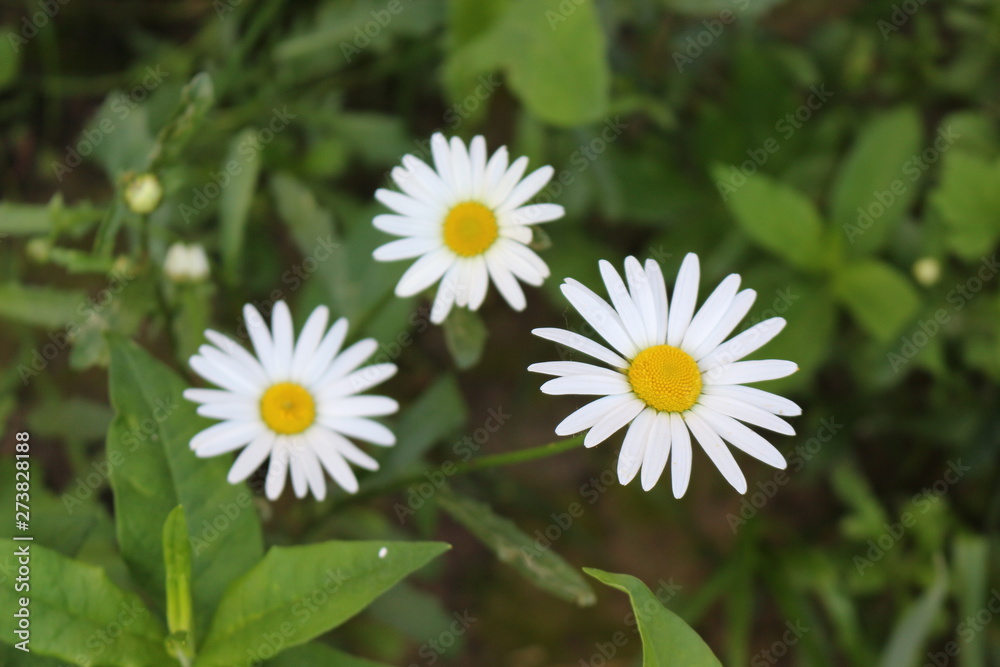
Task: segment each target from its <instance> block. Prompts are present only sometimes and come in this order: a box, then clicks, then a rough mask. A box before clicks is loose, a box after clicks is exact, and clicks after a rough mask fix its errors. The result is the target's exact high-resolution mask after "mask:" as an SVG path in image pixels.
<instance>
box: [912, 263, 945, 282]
mask: <svg viewBox="0 0 1000 667" xmlns="http://www.w3.org/2000/svg"><path fill="white" fill-rule="evenodd" d="M913 277H914V278H916V280H917V282H918V283H920V284H921V285H923V286H924V287H930V286H931V285H933V284H935V283H937V281H938V280H939V279H940V278H941V262H939V261H937V260H936V259H934V258H933V257H924V258H922V259H918V260H917V261H916V262H914V263H913Z"/></svg>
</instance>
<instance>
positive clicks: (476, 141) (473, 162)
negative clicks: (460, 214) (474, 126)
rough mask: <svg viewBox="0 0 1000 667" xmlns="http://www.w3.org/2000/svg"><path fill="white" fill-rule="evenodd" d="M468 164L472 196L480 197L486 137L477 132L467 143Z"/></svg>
mask: <svg viewBox="0 0 1000 667" xmlns="http://www.w3.org/2000/svg"><path fill="white" fill-rule="evenodd" d="M469 166H470V167H471V168H472V177H471V181H472V190H471V192H472V198H473V199H481V198H482V196H483V192H484V187H485V185H486V182H485V177H486V139H484V138H483V135H481V134H477V135H476V136H474V137H472V141H471V142H470V143H469Z"/></svg>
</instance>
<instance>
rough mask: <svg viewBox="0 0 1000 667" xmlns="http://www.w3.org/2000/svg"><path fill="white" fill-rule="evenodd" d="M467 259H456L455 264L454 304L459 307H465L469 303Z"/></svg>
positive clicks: (469, 278)
mask: <svg viewBox="0 0 1000 667" xmlns="http://www.w3.org/2000/svg"><path fill="white" fill-rule="evenodd" d="M469 264H470V262H469V259H468V258H465V257H463V258H462V259H460V260H458V263H457V264H456V265H455V266H456V271H457V274H456V278H455V282H454V285H455V305H456V306H458V307H459V308H465V307H466V306H468V305H469V284H470V280H471V275H470V271H469Z"/></svg>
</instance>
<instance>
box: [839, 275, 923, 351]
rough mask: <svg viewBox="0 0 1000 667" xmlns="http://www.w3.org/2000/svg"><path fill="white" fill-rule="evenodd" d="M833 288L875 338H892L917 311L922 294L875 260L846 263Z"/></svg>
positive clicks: (859, 322) (885, 339)
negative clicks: (919, 294)
mask: <svg viewBox="0 0 1000 667" xmlns="http://www.w3.org/2000/svg"><path fill="white" fill-rule="evenodd" d="M833 291H834V294H835V295H836V296H837V298H839V299H840V301H841V302H842V303H843V304H844V305H845V306H847V309H848V310H850V311H851V314H852V315H853V316H854V318H855V319H856V320H857V321H858V324H860V325H861V326H862V327H863V328H864V329H865V330H867V331H868V333H870V334H871V335H872V336H873V337H874V338H875V339H876V340H878V341H879V342H882V343H885V342H888V341H889V340H891V339H892V338H893V337H894V336H895V335H896V334H898V333H899V331H900V330H901V329H902V328H903V327H904V326H905V325H906V324H908V323H909V322H910V321H911V320H912V319H913V317H914V316H915V315H916V313H917V308H918V307H919V305H920V297H919V296H918V294H917V291H916V290H915V289H914V287H913V285H912V284H910V281H909V280H907V279H906V277H905V276H904V275H903V274H902V273H900V272H899V271H897V270H896V269H895V268H893V267H891V266H889V265H888V264H885V263H883V262H879V261H875V260H862V261H858V262H854V263H852V264H847V265H846V266H844V267H843V268H842V269H841V270H840V272H839V273H838V274H837V275H836V276H835V277H834V282H833Z"/></svg>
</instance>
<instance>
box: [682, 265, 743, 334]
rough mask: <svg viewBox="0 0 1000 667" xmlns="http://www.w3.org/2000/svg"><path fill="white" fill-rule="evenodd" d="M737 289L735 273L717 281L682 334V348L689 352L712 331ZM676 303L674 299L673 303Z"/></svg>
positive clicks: (737, 281)
mask: <svg viewBox="0 0 1000 667" xmlns="http://www.w3.org/2000/svg"><path fill="white" fill-rule="evenodd" d="M739 289H740V277H739V276H738V275H737V274H735V273H731V274H729V275H728V276H726V278H725V280H723V281H722V282H721V283H719V286H718V287H716V288H715V290H713V291H712V293H711V294H709V295H708V298H707V299H705V303H703V304H702V306H701V308H700V309H698V314H697V315H695V316H694V319H693V320H691V325H690V326H688V329H687V332H686V333H685V334H684V340H683V341H681V349H682V350H684V351H685V352H688V353H690V352H691V351H692V350H694V349H695V348H697V347H698V345H699V344H700V343H701V341H703V340H704V339H705V336H707V335H708V334H710V333H712V330H713V329H715V325H717V324H718V323H719V322H720V321H721V320H722V318H723V317H725V315H726V311H727V310H729V306H731V305H732V303H733V299H735V298H736V292H738V291H739ZM676 303H677V302H676V301H675V302H674V305H676Z"/></svg>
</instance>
